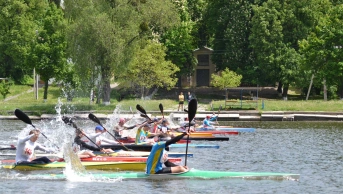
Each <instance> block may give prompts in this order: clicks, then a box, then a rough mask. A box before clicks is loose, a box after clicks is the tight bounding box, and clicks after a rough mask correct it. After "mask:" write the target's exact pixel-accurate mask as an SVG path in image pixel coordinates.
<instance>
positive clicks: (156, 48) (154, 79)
mask: <svg viewBox="0 0 343 194" xmlns="http://www.w3.org/2000/svg"><path fill="white" fill-rule="evenodd" d="M165 51H166V47H165V46H163V45H162V44H161V43H157V42H154V41H151V40H148V41H146V44H145V46H144V47H143V48H139V49H138V51H137V52H135V54H134V56H133V59H132V61H131V63H130V64H129V69H128V72H127V75H126V78H128V79H129V80H131V81H132V82H133V83H135V84H136V85H138V86H140V87H141V97H142V98H144V95H145V92H144V91H145V89H150V88H152V87H167V88H170V87H172V86H174V85H175V84H176V82H177V78H176V77H175V74H176V72H177V71H179V70H180V69H179V68H178V67H177V66H176V65H175V64H173V63H172V62H170V61H166V60H165V55H166V54H165Z"/></svg>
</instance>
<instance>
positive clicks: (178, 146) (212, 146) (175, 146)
mask: <svg viewBox="0 0 343 194" xmlns="http://www.w3.org/2000/svg"><path fill="white" fill-rule="evenodd" d="M186 146H187V145H186V144H172V145H170V146H169V147H171V148H185V147H186ZM188 147H190V148H215V149H219V145H207V144H188Z"/></svg>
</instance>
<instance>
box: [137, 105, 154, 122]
mask: <svg viewBox="0 0 343 194" xmlns="http://www.w3.org/2000/svg"><path fill="white" fill-rule="evenodd" d="M136 109H137V110H138V111H139V112H141V117H144V118H147V119H149V120H151V119H150V117H149V116H148V115H147V114H146V111H145V109H144V108H143V107H142V106H141V105H139V104H137V105H136Z"/></svg>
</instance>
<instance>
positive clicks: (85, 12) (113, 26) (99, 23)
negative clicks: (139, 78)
mask: <svg viewBox="0 0 343 194" xmlns="http://www.w3.org/2000/svg"><path fill="white" fill-rule="evenodd" d="M65 10H66V16H67V18H68V21H69V23H70V28H69V30H68V40H69V43H70V45H69V46H70V47H69V51H70V53H71V58H72V61H73V63H75V67H76V72H77V73H79V74H82V75H84V76H82V78H83V79H84V81H85V83H89V84H88V89H89V91H90V90H91V89H92V88H93V87H94V84H95V83H94V81H95V80H97V81H98V83H99V85H98V87H97V88H99V90H101V91H99V93H98V95H97V97H98V98H99V96H101V97H102V99H103V103H104V104H109V103H110V92H111V88H110V83H111V80H113V79H114V80H115V81H118V79H120V78H122V77H123V76H121V74H124V73H125V71H126V70H127V68H128V65H127V64H128V63H130V60H131V57H132V55H133V54H134V53H133V52H134V48H135V46H136V45H137V44H138V42H139V41H140V40H142V39H153V38H154V37H155V36H159V34H161V33H163V32H164V31H165V30H166V29H168V28H170V27H172V26H174V24H175V21H178V18H177V14H176V13H177V12H176V10H175V6H174V5H173V4H172V3H171V2H170V1H159V0H153V1H143V0H135V1H127V0H116V1H114V0H110V1H106V0H99V1H87V0H79V1H71V0H66V1H65ZM119 81H120V80H119ZM99 94H102V95H99Z"/></svg>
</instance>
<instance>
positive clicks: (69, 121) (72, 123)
mask: <svg viewBox="0 0 343 194" xmlns="http://www.w3.org/2000/svg"><path fill="white" fill-rule="evenodd" d="M62 121H63V122H64V123H65V124H67V125H70V126H73V127H74V128H75V129H78V127H77V126H76V124H75V123H74V121H73V120H72V118H69V117H66V116H63V117H62Z"/></svg>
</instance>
